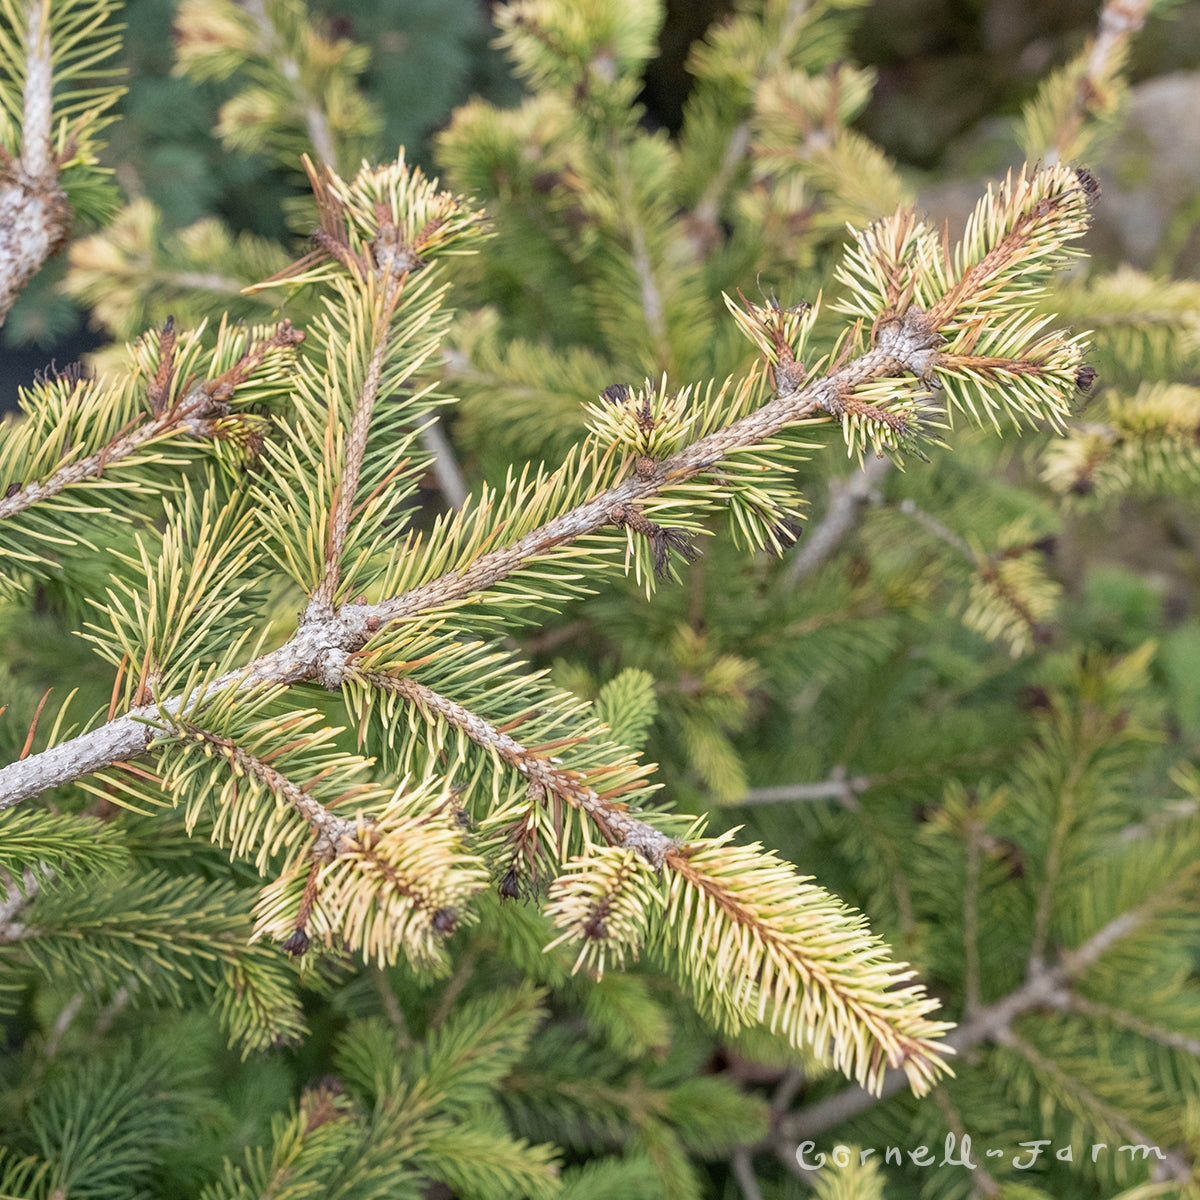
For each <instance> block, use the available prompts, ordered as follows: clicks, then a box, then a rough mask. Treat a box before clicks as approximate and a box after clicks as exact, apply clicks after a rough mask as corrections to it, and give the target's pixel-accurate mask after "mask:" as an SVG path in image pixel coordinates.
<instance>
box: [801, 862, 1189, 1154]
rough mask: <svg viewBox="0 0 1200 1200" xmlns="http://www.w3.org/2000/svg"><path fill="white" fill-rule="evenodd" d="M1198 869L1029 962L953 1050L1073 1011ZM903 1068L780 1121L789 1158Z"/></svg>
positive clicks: (889, 1088) (887, 1091) (886, 1092)
mask: <svg viewBox="0 0 1200 1200" xmlns="http://www.w3.org/2000/svg"><path fill="white" fill-rule="evenodd" d="M1196 874H1197V868H1196V865H1195V864H1190V865H1189V866H1188V867H1187V869H1185V870H1184V871H1183V872H1182V874H1181V875H1179V876H1177V877H1175V878H1172V879H1170V880H1168V881H1167V883H1166V885H1165V886H1164V887H1162V888H1161V889H1160V890H1159V891H1158V892H1157V894H1155V895H1152V896H1150V897H1149V898H1147V899H1146V900H1144V901H1143V902H1142V903H1141V904H1139V905H1138V906H1137V907H1135V908H1131V909H1129V910H1127V911H1126V912H1123V913H1120V914H1119V915H1117V916H1116V917H1114V918H1113V919H1112V920H1111V921H1109V922H1108V923H1107V924H1105V925H1104V926H1102V927H1101V928H1100V929H1098V930H1097V931H1096V932H1095V933H1094V934H1092V936H1091V937H1089V938H1088V939H1087V940H1086V941H1085V942H1083V943H1082V944H1081V945H1079V946H1076V947H1074V948H1073V949H1070V950H1066V951H1064V952H1063V953H1062V954H1061V956H1060V957H1059V959H1058V961H1057V962H1056V963H1054V964H1053V965H1050V966H1039V965H1037V964H1035V963H1033V962H1031V965H1030V969H1029V971H1028V972H1027V974H1026V979H1025V982H1024V983H1022V984H1021V986H1020V987H1018V988H1015V989H1014V990H1013V991H1011V992H1010V993H1009V994H1008V995H1007V996H1004V997H1003V998H1002V999H1000V1000H997V1001H994V1002H993V1003H991V1004H988V1005H985V1006H983V1007H982V1008H979V1009H978V1010H977V1011H976V1012H975V1013H974V1014H973V1015H970V1016H968V1017H967V1019H966V1020H964V1021H963V1022H962V1023H961V1024H959V1025H957V1026H956V1027H955V1028H953V1029H952V1030H951V1031H950V1032H949V1033H948V1034H947V1035H946V1038H945V1041H944V1043H943V1044H944V1046H945V1048H946V1049H947V1050H948V1051H949V1052H950V1053H953V1054H958V1055H960V1056H961V1055H965V1054H966V1053H967V1052H968V1051H970V1050H973V1049H974V1048H975V1047H977V1046H982V1045H986V1044H988V1043H998V1042H1000V1041H1002V1040H1003V1039H1004V1038H1006V1037H1007V1036H1009V1034H1011V1033H1012V1032H1013V1026H1014V1024H1015V1023H1016V1022H1017V1021H1018V1020H1019V1019H1020V1018H1021V1017H1023V1016H1024V1015H1026V1014H1027V1013H1029V1012H1032V1011H1036V1010H1039V1009H1043V1008H1048V1009H1053V1010H1055V1011H1069V1010H1070V1009H1071V1007H1072V1005H1073V1003H1074V997H1075V995H1076V990H1075V989H1076V985H1077V983H1078V982H1079V981H1080V980H1081V979H1082V978H1083V977H1084V976H1085V975H1086V973H1087V971H1088V970H1089V969H1090V968H1092V967H1093V966H1095V965H1096V964H1097V963H1098V962H1099V961H1100V960H1101V959H1102V958H1103V957H1104V956H1105V955H1106V954H1107V953H1108V952H1109V951H1110V950H1112V949H1114V948H1115V947H1117V946H1119V945H1121V944H1122V943H1124V942H1125V941H1126V940H1127V939H1129V938H1132V937H1133V936H1135V935H1136V934H1137V933H1138V931H1139V930H1140V929H1142V928H1144V927H1145V926H1146V925H1147V924H1148V923H1149V922H1151V921H1153V920H1154V919H1155V917H1157V916H1158V914H1159V913H1160V912H1161V911H1162V910H1163V909H1164V908H1168V907H1170V906H1171V905H1172V904H1177V903H1179V900H1180V897H1181V894H1182V893H1183V892H1184V891H1186V890H1187V889H1188V888H1189V887H1191V886H1194V883H1195V880H1196ZM906 1082H907V1081H906V1079H905V1076H904V1074H903V1072H901V1071H896V1070H891V1071H888V1073H887V1075H886V1076H885V1077H884V1078H883V1080H882V1083H881V1085H880V1087H879V1089H878V1090H877V1091H876V1092H875V1093H874V1094H872V1093H871V1092H870V1091H867V1090H865V1089H863V1088H862V1087H850V1088H845V1089H844V1090H842V1091H840V1092H838V1093H836V1094H835V1095H833V1096H830V1097H828V1098H827V1099H825V1100H820V1101H818V1102H817V1103H815V1104H810V1105H808V1106H806V1107H805V1108H803V1109H801V1110H799V1111H797V1112H794V1113H791V1114H789V1115H788V1116H786V1117H784V1118H783V1119H782V1120H781V1121H780V1123H779V1131H780V1145H781V1146H782V1147H783V1150H782V1151H781V1153H782V1156H783V1157H784V1158H785V1160H786V1159H787V1158H788V1157H789V1156H790V1157H791V1158H792V1159H793V1160H794V1156H795V1151H796V1147H797V1146H798V1145H799V1144H800V1142H802V1141H804V1140H806V1139H808V1138H817V1137H820V1136H821V1134H823V1133H825V1132H827V1131H828V1130H830V1129H833V1128H834V1127H835V1126H837V1125H840V1124H841V1123H842V1122H843V1121H848V1120H850V1119H851V1118H852V1117H856V1116H858V1114H859V1113H862V1112H865V1111H866V1110H867V1109H869V1108H871V1107H873V1106H874V1105H875V1104H877V1103H878V1102H879V1101H881V1100H885V1099H887V1098H888V1097H889V1096H893V1095H895V1094H896V1093H897V1092H899V1091H900V1090H901V1089H902V1088H903V1087H904V1086H905V1083H906Z"/></svg>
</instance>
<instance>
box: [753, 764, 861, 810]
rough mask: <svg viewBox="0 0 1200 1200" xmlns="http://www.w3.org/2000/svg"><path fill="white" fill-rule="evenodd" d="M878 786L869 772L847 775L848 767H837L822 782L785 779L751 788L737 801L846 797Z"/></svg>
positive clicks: (755, 802)
mask: <svg viewBox="0 0 1200 1200" xmlns="http://www.w3.org/2000/svg"><path fill="white" fill-rule="evenodd" d="M874 786H875V781H873V780H872V779H871V778H870V777H869V776H867V775H854V776H848V775H847V774H846V768H845V767H834V768H833V770H832V771H830V773H829V778H828V779H822V780H821V781H820V783H785V784H781V785H780V786H779V787H761V788H750V790H749V791H748V792H746V794H745V795H744V796H742V798H741V799H740V800H738V801H736V803H737V804H789V803H795V802H800V801H806V800H845V799H846V798H847V797H848V796H850V797H853V796H855V795H857V794H858V793H859V792H866V791H869V790H870V789H871V788H872V787H874Z"/></svg>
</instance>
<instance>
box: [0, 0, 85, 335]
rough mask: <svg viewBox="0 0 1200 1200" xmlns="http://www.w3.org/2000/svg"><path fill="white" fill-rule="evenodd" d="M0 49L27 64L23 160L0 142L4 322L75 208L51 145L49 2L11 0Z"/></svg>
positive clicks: (65, 231) (66, 231)
mask: <svg viewBox="0 0 1200 1200" xmlns="http://www.w3.org/2000/svg"><path fill="white" fill-rule="evenodd" d="M0 16H2V19H3V20H4V23H5V26H6V27H5V28H3V29H2V31H0V46H2V47H3V49H4V50H5V52H6V57H7V58H8V59H9V61H10V63H12V64H13V66H14V67H15V66H16V64H18V63H21V61H22V59H23V60H24V62H23V68H24V70H23V75H24V78H23V80H22V84H23V86H22V91H21V100H22V110H23V111H22V123H21V145H20V157H19V158H17V159H15V160H14V159H13V158H12V157H11V156H10V154H9V152H8V149H7V148H6V147H0V325H2V324H3V323H4V318H5V317H6V316H7V315H8V310H9V309H10V308H11V307H12V305H13V301H14V300H16V298H17V294H18V293H19V292H20V291H21V289H22V288H23V287H24V286H25V284H26V283H27V282H28V281H29V280H30V279H31V278H32V277H33V275H34V274H36V272H37V271H38V270H39V269H40V268H41V265H42V263H44V262H45V261H46V259H47V258H49V257H50V256H51V255H52V254H54V253H56V252H57V251H58V250H59V249H61V248H62V246H63V245H64V244H65V243H66V241H67V238H68V237H69V236H70V232H71V220H72V215H73V214H72V212H71V206H70V205H69V204H68V203H67V198H66V195H65V194H64V193H63V192H62V190H61V189H60V188H59V186H58V164H57V163H56V162H55V156H54V152H53V148H52V145H51V140H50V139H51V128H52V123H53V111H54V105H53V98H52V97H53V88H54V61H53V44H52V42H51V39H50V5H49V4H48V3H46V2H45V0H28V2H27V3H26V4H24V5H22V6H20V7H18V6H17V5H16V4H15V3H13V4H6V5H5V6H4V10H3V13H2V14H0Z"/></svg>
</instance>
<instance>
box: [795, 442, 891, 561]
mask: <svg viewBox="0 0 1200 1200" xmlns="http://www.w3.org/2000/svg"><path fill="white" fill-rule="evenodd" d="M891 466H892V460H891V459H890V458H868V459H867V461H866V463H865V464H864V465H863V469H862V470H861V471H859V472H857V473H856V474H854V475H851V476H850V478H849V479H845V480H840V481H838V482H836V483H833V484H831V485H830V487H829V507H828V508H827V509H826V510H825V515H824V516H823V517H822V518H821V520H820V521H819V522H817V524H816V525H815V526H814V527H812V528H811V529H807V530H805V534H804V538H803V539H802V541H801V542H800V545H799V550H798V552H797V554H796V556H795V557H794V558H793V559H792V561H791V563H790V565H789V566H788V569H787V577H788V579H789V580H790V581H791V582H792V583H799V582H800V580H801V579H804V578H805V577H806V576H808V575H811V574H812V573H813V572H814V571H815V570H816V569H817V568H818V567H819V566H821V565H822V564H823V563H824V562H825V561H826V559H828V558H829V557H830V555H832V554H833V552H834V551H835V550H836V549H837V548H838V546H839V545H840V544H841V542H842V539H843V538H844V537H845V536H846V535H847V534H848V533H849V532H850V531H851V530H852V529H853V528H854V526H855V525H856V524H857V522H858V517H859V513H860V511H861V510H862V508H863V506H864V505H866V504H868V503H870V502H871V501H873V500H874V499H875V496H876V493H877V492H878V490H879V485H880V484H881V483H882V482H883V480H884V479H885V478H886V476H887V473H888V471H890V470H891Z"/></svg>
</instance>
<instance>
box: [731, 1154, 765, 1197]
mask: <svg viewBox="0 0 1200 1200" xmlns="http://www.w3.org/2000/svg"><path fill="white" fill-rule="evenodd" d="M729 1165H730V1167H731V1168H732V1170H733V1177H734V1179H736V1180H737V1182H738V1187H740V1188H741V1189H742V1195H743V1196H745V1198H746V1200H763V1194H762V1188H760V1187H759V1186H758V1179H757V1178H756V1177H755V1175H754V1163H753V1162H752V1161H751V1158H750V1151H749V1150H747V1149H746V1147H745V1146H739V1147H738V1148H737V1149H736V1150H735V1151H734V1152H733V1154H732V1155H730V1158H729Z"/></svg>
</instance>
